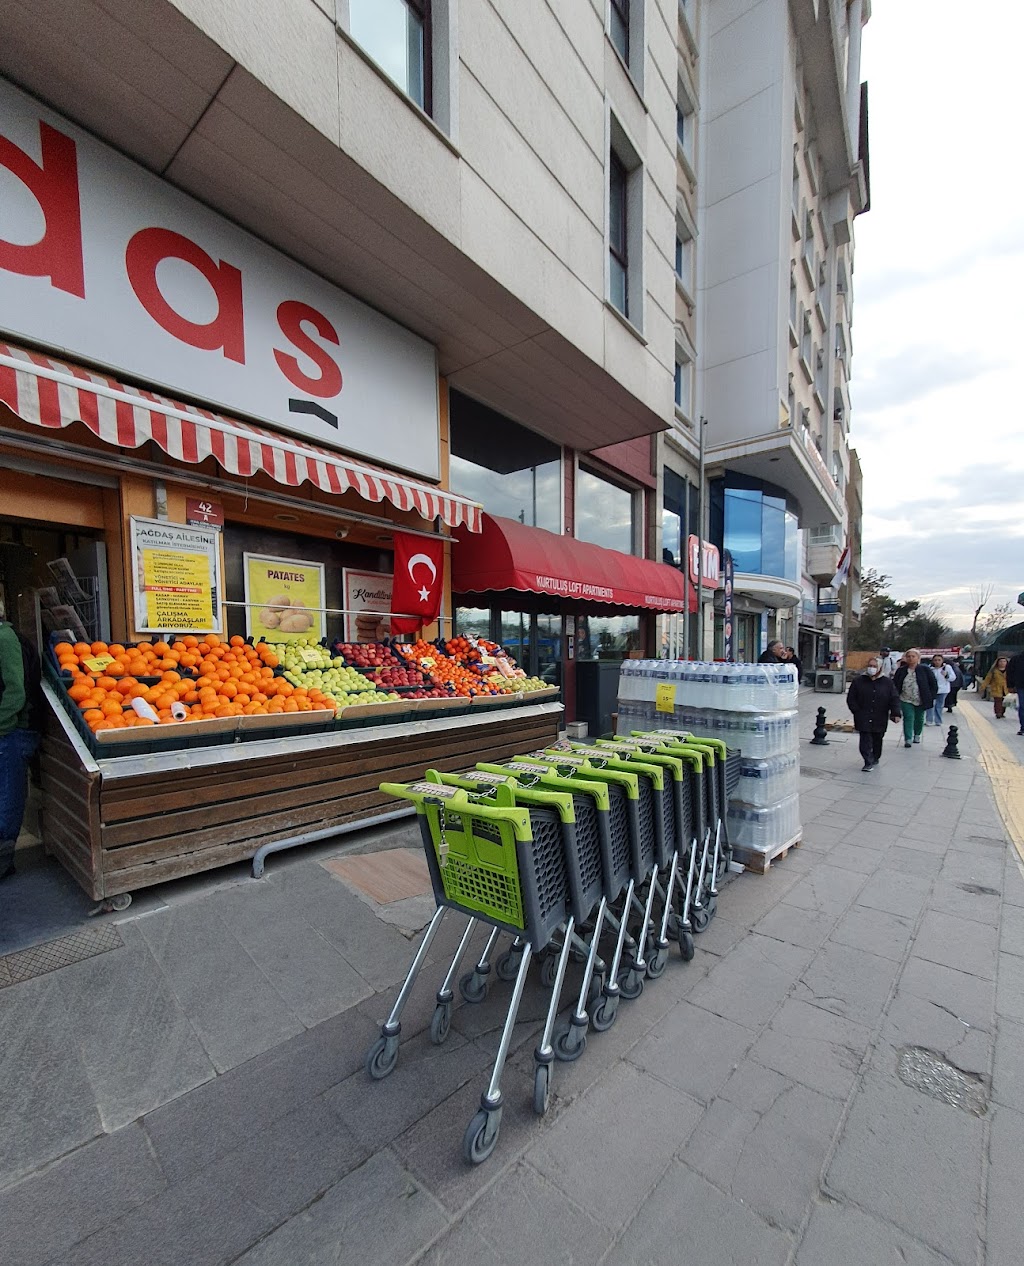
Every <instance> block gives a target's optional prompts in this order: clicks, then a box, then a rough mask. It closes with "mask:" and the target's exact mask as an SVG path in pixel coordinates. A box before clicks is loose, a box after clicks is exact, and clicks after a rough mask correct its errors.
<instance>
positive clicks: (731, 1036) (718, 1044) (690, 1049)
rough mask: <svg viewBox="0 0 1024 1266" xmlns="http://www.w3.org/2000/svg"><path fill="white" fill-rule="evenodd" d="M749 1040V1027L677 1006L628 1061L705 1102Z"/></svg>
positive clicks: (633, 1050)
mask: <svg viewBox="0 0 1024 1266" xmlns="http://www.w3.org/2000/svg"><path fill="white" fill-rule="evenodd" d="M752 1040H753V1034H752V1033H751V1032H750V1030H749V1029H745V1028H743V1027H742V1026H741V1025H739V1024H734V1023H733V1022H732V1021H731V1020H725V1019H722V1018H721V1017H720V1016H718V1015H715V1014H713V1013H712V1012H709V1011H704V1010H702V1009H701V1008H700V1007H695V1006H693V1005H692V1004H690V1003H689V1002H681V1003H679V1005H678V1006H676V1007H675V1008H674V1009H673V1010H672V1011H670V1012H669V1013H668V1015H667V1016H666V1017H665V1019H664V1021H663V1022H662V1023H661V1024H660V1025H659V1026H658V1028H657V1029H655V1030H653V1031H652V1032H651V1033H649V1034H648V1035H647V1036H646V1037H645V1038H643V1039H642V1040H641V1041H640V1042H638V1043H637V1044H636V1045H635V1046H634V1047H633V1049H632V1050H631V1051H630V1053H629V1060H630V1062H631V1063H633V1064H635V1065H636V1066H637V1067H638V1068H642V1069H644V1070H645V1071H646V1072H649V1073H651V1074H652V1075H653V1076H655V1077H657V1078H659V1079H660V1080H661V1081H664V1082H666V1083H667V1084H668V1085H669V1086H673V1087H675V1089H677V1090H681V1091H683V1092H684V1093H685V1094H689V1095H692V1096H693V1097H694V1098H695V1099H699V1100H700V1101H701V1102H703V1103H706V1102H707V1101H708V1100H710V1099H711V1098H712V1096H713V1095H715V1094H716V1093H717V1092H718V1091H719V1090H720V1089H721V1088H722V1086H723V1085H724V1084H725V1082H726V1081H727V1080H728V1078H729V1076H730V1074H731V1073H732V1070H733V1068H734V1067H735V1066H736V1065H738V1064H739V1062H740V1061H741V1060H742V1058H743V1056H744V1055H745V1054H746V1052H747V1050H748V1048H749V1047H750V1044H751V1042H752ZM595 1044H596V1039H595ZM684 1051H685V1056H684V1055H683V1052H684ZM585 1058H586V1056H584V1059H585ZM581 1062H582V1061H581Z"/></svg>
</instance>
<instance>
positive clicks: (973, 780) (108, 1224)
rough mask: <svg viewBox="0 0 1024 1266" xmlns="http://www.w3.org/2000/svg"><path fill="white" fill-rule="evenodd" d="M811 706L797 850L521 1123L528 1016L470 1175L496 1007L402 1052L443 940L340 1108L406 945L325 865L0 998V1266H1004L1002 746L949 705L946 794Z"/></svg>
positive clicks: (975, 705)
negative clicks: (865, 768) (862, 751)
mask: <svg viewBox="0 0 1024 1266" xmlns="http://www.w3.org/2000/svg"><path fill="white" fill-rule="evenodd" d="M819 705H824V706H825V707H826V708H827V709H828V711H829V716H830V718H833V717H844V716H845V715H846V710H845V706H844V703H843V700H842V698H841V697H835V696H822V695H814V694H810V693H807V692H804V695H803V698H802V700H801V715H802V724H801V733H802V735H803V736H804V741H803V743H802V747H801V760H802V762H803V777H802V780H801V797H802V815H803V822H804V837H803V843H802V845H801V846H800V847H799V848H798V849H795V850H793V851H791V852H790V854H789V856H788V857H787V858H786V859H785V860H784V861H782V862H780V863H778V864H776V865H773V866H772V867H771V869H770V870H769V872H768V874H767V875H765V876H763V877H758V876H753V875H743V876H740V877H738V878H737V879H736V880H735V881H734V882H732V883H730V884H729V886H728V887H727V888H726V889H725V890H724V891H723V893H722V895H721V897H720V901H719V914H718V917H717V918H716V919H715V920H714V922H713V923H712V925H711V927H710V928H709V929H708V931H707V932H705V933H704V934H703V935H702V936H701V937H699V938H698V940H697V954H696V957H695V958H694V960H693V961H692V962H691V963H689V964H684V963H682V962H681V961H680V960H679V959H678V957H674V958H673V959H672V961H671V962H670V964H669V968H668V970H667V971H666V972H665V974H664V976H663V977H662V978H661V979H660V980H658V981H656V982H653V983H648V986H647V988H646V989H645V990H644V993H643V995H642V996H641V997H640V998H639V999H638V1000H637V1001H635V1002H633V1003H630V1004H624V1005H623V1006H622V1008H621V1010H620V1014H619V1018H618V1022H617V1023H616V1024H615V1026H614V1027H613V1028H612V1029H611V1030H610V1031H609V1032H607V1033H604V1034H596V1033H595V1034H591V1036H590V1039H589V1041H588V1045H587V1050H586V1052H585V1054H584V1056H583V1058H582V1059H581V1060H580V1061H579V1062H577V1063H575V1064H572V1065H561V1064H560V1065H557V1066H556V1068H555V1073H554V1080H553V1087H554V1095H553V1099H552V1105H551V1110H550V1111H549V1113H548V1115H547V1117H545V1118H543V1119H538V1118H536V1117H535V1116H534V1114H533V1111H532V1106H531V1102H532V1063H533V1046H534V1044H535V1039H536V1034H537V1030H538V1028H539V1021H540V1018H541V1016H542V1013H543V1005H544V998H545V995H544V994H543V993H542V992H541V990H540V989H539V987H538V986H531V988H530V991H529V992H528V994H527V998H526V1001H525V1003H524V1007H523V1012H522V1015H523V1022H522V1023H520V1025H519V1026H518V1029H517V1033H516V1046H515V1053H514V1055H513V1056H512V1058H511V1059H510V1065H509V1068H508V1070H507V1073H506V1078H505V1081H504V1084H503V1089H504V1091H505V1094H506V1109H505V1115H504V1119H503V1123H502V1131H501V1138H500V1140H499V1143H498V1147H497V1150H496V1152H495V1154H494V1155H493V1157H492V1158H491V1159H490V1160H489V1161H488V1162H487V1163H486V1164H485V1165H482V1166H479V1167H476V1168H473V1169H470V1168H467V1167H466V1166H465V1165H464V1164H463V1162H462V1161H461V1158H460V1142H461V1136H462V1132H463V1130H464V1128H465V1125H466V1122H467V1121H468V1120H469V1117H470V1116H471V1115H472V1112H473V1110H474V1108H475V1106H476V1104H477V1100H478V1098H479V1094H480V1090H481V1089H482V1083H483V1080H484V1076H485V1069H486V1067H487V1064H488V1061H489V1059H490V1057H491V1055H492V1053H493V1050H494V1048H495V1045H496V1041H497V1033H498V1030H499V1027H500V1024H501V1020H502V1018H503V1004H504V1002H505V999H506V997H507V989H506V988H504V987H500V986H498V987H492V995H493V996H492V997H490V998H488V1000H487V1001H486V1002H485V1003H484V1004H483V1005H481V1006H478V1007H470V1006H466V1005H462V1004H460V1005H458V1006H457V1007H456V1009H455V1012H454V1015H453V1024H452V1033H451V1036H450V1037H449V1039H448V1042H447V1043H446V1044H445V1045H444V1046H443V1047H440V1048H438V1047H434V1046H433V1045H431V1043H430V1040H429V1036H428V1034H427V1032H426V1028H427V1026H428V1025H429V1021H430V1017H431V1014H432V1011H433V992H434V989H435V988H436V984H437V980H438V979H439V977H440V975H441V974H442V972H443V970H444V968H443V966H442V965H441V964H442V961H443V960H444V959H445V956H446V954H447V955H450V952H451V947H452V945H453V942H454V939H455V938H457V936H458V934H459V932H460V931H461V921H460V920H458V919H457V917H454V916H452V917H450V918H449V920H447V921H446V924H445V925H443V927H442V933H441V935H440V936H439V938H438V942H437V943H436V944H435V946H434V947H433V950H432V954H431V958H432V960H433V962H434V963H435V964H436V967H435V969H434V970H433V971H428V972H427V973H426V974H425V977H424V979H423V980H422V982H421V986H420V988H419V989H418V991H417V994H416V995H414V1000H413V1003H412V1004H411V1005H410V1007H409V1008H408V1009H407V1012H406V1015H405V1017H404V1018H403V1039H404V1041H405V1045H404V1047H403V1051H402V1055H401V1059H400V1061H399V1066H398V1068H397V1070H396V1071H395V1073H394V1074H393V1075H392V1076H391V1077H390V1078H388V1079H387V1080H385V1081H383V1082H380V1083H373V1082H371V1081H370V1080H369V1079H368V1078H367V1076H366V1074H365V1072H364V1071H363V1067H362V1064H363V1057H364V1055H365V1052H366V1049H367V1047H368V1046H369V1044H370V1042H371V1041H372V1040H373V1038H374V1036H375V1034H376V1032H377V1031H378V1026H379V1023H380V1021H381V1020H382V1019H383V1018H384V1017H385V1015H386V1014H387V1010H388V1008H389V1005H390V1001H391V999H392V998H393V996H394V993H395V990H396V987H397V983H398V982H399V981H400V979H401V978H402V976H403V975H404V971H405V969H406V967H407V964H408V961H409V959H410V957H411V954H412V950H413V940H411V939H410V931H411V928H413V927H415V926H416V925H419V924H421V923H422V920H423V918H424V917H425V916H424V907H423V903H422V901H421V900H420V899H419V898H417V897H416V896H415V895H411V896H404V897H396V899H395V900H394V901H392V902H388V903H385V905H384V906H383V907H382V908H381V909H380V915H383V916H386V917H389V918H391V919H393V920H395V921H394V922H386V921H385V920H384V918H382V917H379V915H378V912H377V907H376V906H375V905H374V904H373V903H371V902H370V901H369V900H368V899H363V898H360V896H359V895H357V893H356V892H355V890H354V889H353V888H352V887H350V886H348V884H347V883H346V882H345V881H343V880H342V879H341V878H340V877H339V876H338V874H337V871H338V869H339V867H337V866H334V869H333V870H332V869H330V868H328V866H327V865H325V864H323V863H325V862H330V861H332V859H333V858H336V857H350V856H351V855H352V852H353V848H352V846H351V841H346V844H347V845H348V847H346V848H344V849H343V848H335V849H333V850H332V849H331V848H330V847H325V848H320V849H318V850H316V851H313V850H306V851H303V852H301V853H299V854H297V855H291V856H287V857H286V856H283V855H282V856H281V857H279V858H271V859H270V861H269V863H268V870H267V875H266V877H265V878H264V879H263V880H260V881H252V880H249V879H248V878H246V872H245V871H243V870H242V869H241V868H238V869H234V870H232V871H231V872H225V873H222V874H219V875H217V876H214V877H212V878H211V877H207V878H205V879H204V880H202V881H191V882H190V883H187V884H183V885H180V886H168V889H167V890H162V891H161V892H160V893H159V894H154V895H153V896H152V897H150V898H148V899H147V901H146V902H143V901H140V902H139V903H138V905H137V906H133V907H131V909H130V910H129V911H127V912H126V915H125V916H124V917H123V918H122V919H121V920H120V921H119V922H116V923H114V922H109V921H104V922H103V925H102V935H103V936H104V937H106V938H107V939H108V940H109V942H110V945H111V946H112V947H111V948H106V949H105V950H104V952H96V953H94V954H93V955H92V956H91V957H89V958H87V959H84V960H83V961H80V962H77V963H75V964H73V965H71V966H67V967H63V968H61V969H59V970H55V971H51V972H48V973H46V974H41V975H34V976H31V977H30V978H27V979H24V980H19V981H17V982H15V983H11V984H5V982H4V981H3V980H2V979H0V1076H2V1079H3V1084H4V1086H5V1093H4V1095H3V1096H2V1098H0V1261H2V1262H3V1263H5V1266H43V1264H45V1263H68V1264H69V1266H70V1264H71V1263H74V1264H75V1266H91V1264H92V1263H97V1264H99V1263H103V1264H104V1266H118V1264H120V1263H123V1264H124V1266H159V1264H160V1263H174V1264H175V1266H177V1264H178V1263H189V1266H202V1264H204V1263H211V1264H212V1263H228V1262H240V1263H245V1266H306V1264H307V1263H308V1264H318V1263H321V1262H324V1263H326V1262H331V1263H349V1262H352V1263H356V1262H358V1263H360V1264H361V1266H362V1264H364V1263H365V1264H367V1266H371V1264H373V1263H378V1262H379V1263H382V1264H383V1263H387V1264H388V1266H403V1264H404V1263H413V1262H424V1263H439V1264H440V1263H445V1264H447V1266H454V1264H456V1263H462V1262H465V1263H485V1264H489V1266H497V1264H499V1263H502V1264H504V1263H510V1264H511V1263H520V1262H521V1263H524V1264H527V1263H529V1264H531V1266H532V1264H533V1263H539V1262H543V1263H553V1262H578V1261H585V1262H595V1263H596V1262H601V1263H608V1264H612V1263H648V1262H650V1263H664V1262H670V1261H683V1262H685V1261H691V1260H692V1261H703V1262H707V1263H712V1264H714V1266H717V1264H718V1263H726V1262H730V1263H731V1262H735V1263H742V1264H743V1266H752V1264H753V1263H757V1264H758V1266H773V1264H774V1263H779V1266H782V1264H783V1263H795V1264H796V1266H832V1264H833V1263H834V1264H835V1266H875V1264H876V1263H877V1264H878V1266H881V1264H882V1263H890V1262H907V1263H910V1264H911V1266H938V1264H939V1263H950V1262H953V1263H961V1264H963V1266H978V1264H979V1263H985V1264H986V1266H1011V1264H1012V1266H1018V1263H1019V1262H1020V1260H1021V1248H1020V1246H1021V1244H1022V1243H1024V1210H1022V1207H1021V1202H1020V1199H1019V1196H1018V1192H1017V1186H1018V1178H1017V1169H1018V1165H1019V1159H1020V1156H1021V1155H1022V1154H1024V879H1022V871H1021V865H1020V862H1019V860H1018V856H1017V853H1016V851H1015V849H1014V846H1013V843H1012V842H1011V840H1010V836H1009V835H1008V833H1007V828H1006V827H1005V826H1004V824H1003V818H1002V817H1001V816H1000V813H999V811H998V810H997V807H996V802H995V799H994V795H993V789H992V784H991V781H990V776H989V773H988V772H986V771H987V770H991V771H995V776H996V777H997V779H998V781H999V795H1000V804H1001V805H1002V807H1003V809H1004V811H1005V812H1007V813H1008V814H1009V815H1010V816H1011V818H1012V817H1013V815H1014V813H1016V812H1019V811H1020V809H1021V808H1022V806H1024V798H1022V796H1021V792H1020V787H1021V779H1024V771H1022V770H1021V768H1020V760H1021V756H1022V754H1024V738H1022V739H1017V738H1016V737H1015V736H1014V731H1015V729H1016V726H1015V725H1013V724H1012V723H1011V722H1010V721H1007V722H1005V723H999V728H998V729H997V723H995V722H993V721H992V720H991V719H990V713H989V711H988V710H987V708H986V706H985V705H984V704H981V703H980V702H978V701H977V700H976V699H975V697H974V696H968V697H966V699H965V698H963V697H962V700H961V707H960V709H959V714H960V715H959V716H958V718H957V720H958V722H959V725H960V749H961V751H962V753H963V759H962V760H961V761H960V762H953V761H947V760H943V759H941V758H940V757H939V752H940V750H941V746H942V744H941V742H940V736H939V733H938V732H937V731H934V730H926V732H925V739H924V743H923V745H922V746H921V747H915V748H913V749H911V750H909V751H907V750H904V749H903V748H902V745H899V746H898V745H897V742H896V736H895V734H894V731H893V730H892V729H890V736H889V738H888V740H887V743H886V752H885V756H884V758H883V763H882V765H881V767H880V768H879V770H877V771H876V772H874V773H872V774H863V773H861V770H860V759H859V756H858V752H857V742H856V735H849V736H845V735H831V736H830V738H831V741H830V743H829V745H828V746H827V747H811V746H809V745H808V743H807V741H806V740H807V739H809V738H810V736H811V732H812V730H813V725H814V712H815V709H816V708H817V707H818V706H819ZM968 714H969V719H968ZM1000 741H1001V745H1002V750H1000V746H999V744H1000ZM1015 743H1016V744H1019V745H1020V746H1019V748H1017V747H1013V746H1012V745H1013V744H1015ZM1007 749H1009V751H1007ZM980 756H983V757H984V761H985V764H984V766H983V765H982V764H981V763H980V759H979V757H980ZM1015 806H1016V807H1015ZM1021 820H1024V819H1021ZM1018 843H1019V844H1022V845H1024V840H1018ZM380 844H384V845H386V846H388V847H391V848H409V849H411V850H412V853H411V854H410V855H409V856H410V857H412V856H414V855H415V850H417V849H418V847H419V846H418V840H417V838H416V837H415V836H414V835H413V834H412V832H411V831H410V829H409V828H403V829H402V830H398V831H392V832H389V833H388V834H387V835H386V836H382V837H381V838H380V839H378V840H377V845H378V846H379V845H380ZM357 847H358V846H357ZM395 856H396V859H401V856H402V855H399V854H396V855H395ZM410 865H411V863H410ZM340 869H344V867H341V868H340ZM398 869H402V867H399V868H398ZM405 869H406V870H407V869H408V867H406V868H405ZM347 873H348V872H347ZM410 873H411V872H410ZM413 886H414V885H413ZM396 891H398V890H397V889H396ZM380 895H384V896H387V895H391V894H390V893H386V894H380ZM481 943H482V939H480V938H478V941H477V942H476V943H475V944H476V947H477V948H478V949H479V946H480V944H481Z"/></svg>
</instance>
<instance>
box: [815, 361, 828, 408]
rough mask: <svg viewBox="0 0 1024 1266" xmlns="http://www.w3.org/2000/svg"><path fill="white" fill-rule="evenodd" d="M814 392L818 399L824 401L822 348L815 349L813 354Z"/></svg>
mask: <svg viewBox="0 0 1024 1266" xmlns="http://www.w3.org/2000/svg"><path fill="white" fill-rule="evenodd" d="M814 390H815V391H816V392H817V394H818V397H819V399H821V400H824V399H825V349H824V348H823V347H819V348H816V349H815V352H814ZM822 407H824V406H822Z"/></svg>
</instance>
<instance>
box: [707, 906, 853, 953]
mask: <svg viewBox="0 0 1024 1266" xmlns="http://www.w3.org/2000/svg"><path fill="white" fill-rule="evenodd" d="M836 918H837V915H836V913H835V912H834V911H831V910H799V911H798V910H797V908H796V907H795V906H791V905H787V904H786V902H784V901H780V902H779V904H778V905H777V906H776V907H775V909H774V910H769V911H768V913H767V914H766V915H765V916H764V918H763V919H761V920H760V921H759V922H757V923H755V924H754V931H755V932H757V933H758V934H759V935H760V936H770V937H771V938H772V939H773V940H776V941H784V942H786V944H788V945H802V946H803V947H804V948H806V949H817V948H818V947H819V945H823V944H824V943H825V941H826V940H828V935H829V933H830V932H831V931H832V929H833V927H835V923H836ZM715 921H716V922H717V919H716V920H715Z"/></svg>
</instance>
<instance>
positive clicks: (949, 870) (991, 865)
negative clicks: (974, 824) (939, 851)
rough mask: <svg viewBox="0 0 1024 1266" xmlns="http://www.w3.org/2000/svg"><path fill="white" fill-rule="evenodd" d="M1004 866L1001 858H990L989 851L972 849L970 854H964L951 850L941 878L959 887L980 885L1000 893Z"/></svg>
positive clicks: (954, 849) (944, 862) (957, 850)
mask: <svg viewBox="0 0 1024 1266" xmlns="http://www.w3.org/2000/svg"><path fill="white" fill-rule="evenodd" d="M1003 865H1004V863H1003V861H1002V859H1001V858H999V857H993V856H990V855H989V854H988V852H987V850H982V849H972V850H971V851H970V852H962V851H961V850H960V849H956V848H951V849H950V850H949V852H948V853H947V854H946V857H945V860H944V861H943V863H942V870H941V871H940V872H939V878H940V879H944V880H945V881H946V882H947V883H951V884H956V885H958V886H959V885H962V884H968V885H978V886H980V887H984V888H994V889H995V890H996V891H997V892H1000V891H1001V890H1002V886H1003Z"/></svg>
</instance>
